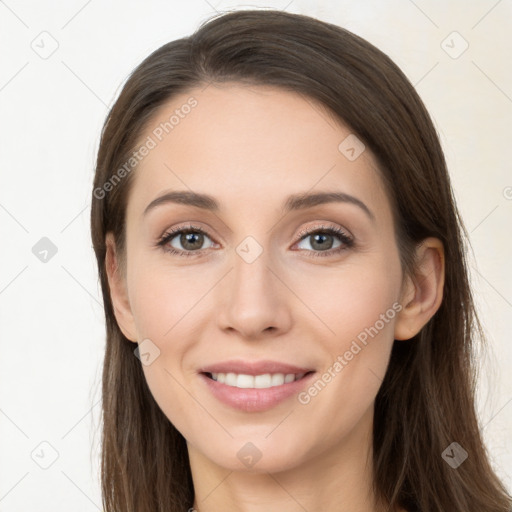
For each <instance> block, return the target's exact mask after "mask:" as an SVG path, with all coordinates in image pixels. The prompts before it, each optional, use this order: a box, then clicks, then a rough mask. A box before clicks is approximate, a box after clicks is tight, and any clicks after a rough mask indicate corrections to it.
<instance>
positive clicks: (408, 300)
mask: <svg viewBox="0 0 512 512" xmlns="http://www.w3.org/2000/svg"><path fill="white" fill-rule="evenodd" d="M444 280H445V260H444V248H443V244H442V242H441V241H440V240H439V239H438V238H433V237H431V238H426V239H425V240H423V241H422V242H421V244H420V245H419V246H418V248H417V250H416V268H415V272H414V275H413V276H411V277H408V278H407V281H406V283H405V285H404V287H403V293H402V297H401V304H402V310H401V311H400V313H399V314H398V315H397V319H396V322H395V333H394V337H395V339H396V340H408V339H410V338H412V337H413V336H416V334H418V333H419V332H420V330H421V329H422V328H423V326H424V325H425V324H426V323H427V322H428V321H429V320H430V319H431V318H432V317H433V316H434V314H435V313H436V311H437V310H438V309H439V306H440V305H441V302H442V300H443V287H444Z"/></svg>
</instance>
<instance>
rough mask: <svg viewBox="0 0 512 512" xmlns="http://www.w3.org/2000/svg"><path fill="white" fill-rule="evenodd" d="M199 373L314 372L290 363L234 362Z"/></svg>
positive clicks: (227, 362)
mask: <svg viewBox="0 0 512 512" xmlns="http://www.w3.org/2000/svg"><path fill="white" fill-rule="evenodd" d="M199 371H200V372H201V373H238V374H240V373H242V374H244V375H263V374H265V373H284V374H285V375H287V374H290V373H294V374H301V373H308V372H310V371H313V370H312V369H311V368H305V367H301V366H295V365H292V364H288V363H280V362H279V361H242V360H233V361H223V362H221V363H215V364H211V365H208V366H204V367H203V368H200V370H199Z"/></svg>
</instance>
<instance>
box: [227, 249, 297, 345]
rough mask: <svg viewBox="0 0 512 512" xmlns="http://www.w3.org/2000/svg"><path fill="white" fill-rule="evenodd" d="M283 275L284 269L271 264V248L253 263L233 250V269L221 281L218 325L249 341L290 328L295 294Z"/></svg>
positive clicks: (264, 251)
mask: <svg viewBox="0 0 512 512" xmlns="http://www.w3.org/2000/svg"><path fill="white" fill-rule="evenodd" d="M241 254H243V253H241ZM271 267H272V268H271ZM280 274H282V271H280V270H279V267H278V266H277V265H272V262H271V261H270V258H269V256H268V251H266V250H263V252H262V253H261V254H260V255H259V256H258V257H257V258H256V259H255V260H254V261H252V262H251V260H250V258H249V259H248V258H245V257H243V256H240V254H239V253H237V252H236V251H234V254H233V266H232V269H231V271H230V272H229V273H228V275H226V276H225V278H224V279H223V282H222V283H220V287H219V294H220V296H218V297H217V298H218V302H217V304H218V306H217V307H218V308H219V311H218V315H217V319H218V323H219V327H220V328H221V329H222V330H224V331H235V332H237V333H238V334H239V336H240V337H241V338H244V339H247V340H257V339H263V338H266V337H269V336H277V335H279V334H282V333H283V332H285V331H287V330H288V329H289V328H290V325H291V311H290V303H289V301H290V298H291V296H292V295H293V294H292V293H291V292H290V290H289V289H288V288H287V287H286V284H285V282H286V278H285V276H284V275H280Z"/></svg>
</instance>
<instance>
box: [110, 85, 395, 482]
mask: <svg viewBox="0 0 512 512" xmlns="http://www.w3.org/2000/svg"><path fill="white" fill-rule="evenodd" d="M187 105H188V107H187ZM166 123H167V124H166ZM140 143H141V145H142V144H144V145H145V146H146V148H147V149H146V150H142V151H140V152H139V156H141V155H142V154H144V156H142V158H141V161H140V163H139V164H138V167H137V168H136V170H134V171H133V172H134V174H135V175H134V176H133V178H134V182H133V188H132V190H131V192H130V195H129V201H128V206H127V217H126V219H127V232H126V251H127V268H126V281H125V283H126V294H127V301H126V305H127V309H126V311H125V312H124V314H121V313H119V308H118V312H117V315H118V321H119V323H120V325H121V327H122V329H123V332H124V333H125V335H126V336H127V337H128V338H130V339H132V340H133V341H135V340H137V341H138V342H139V343H141V342H142V344H141V345H140V346H139V348H140V352H141V354H142V356H141V359H142V363H143V370H144V373H145V376H146V379H147V382H148V385H149V387H150V389H151V392H152V394H153V396H154V398H155V400H156V401H157V403H158V404H159V406H160V407H161V409H162V411H163V412H164V413H165V415H166V416H167V417H168V418H169V420H170V421H171V422H172V423H173V424H174V425H175V426H176V428H177V429H178V430H179V431H180V432H181V433H182V435H183V436H184V437H185V438H186V440H187V442H188V445H189V449H192V450H194V451H195V452H196V453H198V454H201V456H203V457H205V458H206V459H209V460H210V461H211V462H213V463H214V464H217V465H219V466H222V467H225V468H228V469H232V470H240V469H251V470H253V471H271V472H275V471H279V470H284V469H289V468H292V467H297V466H299V465H301V464H305V463H307V461H311V460H312V459H313V458H314V457H318V456H321V455H325V454H327V453H329V454H333V455H334V454H337V453H341V450H342V449H343V450H345V451H344V453H346V448H347V446H349V445H351V444H352V445H353V443H354V441H355V440H358V439H359V440H361V439H363V438H364V439H365V440H366V442H368V439H369V438H368V432H369V430H368V428H369V425H371V421H372V417H373V416H372V414H373V402H374V399H375V396H376V394H377V391H378V389H379V387H380V385H381V382H382V379H383V377H384V374H385V372H386V368H387V364H388V359H389V356H390V351H391V347H392V343H393V340H394V332H395V329H396V328H397V322H399V320H398V318H399V315H398V311H399V310H400V309H401V307H402V306H401V301H402V296H401V292H402V270H401V266H400V261H399V253H398V249H397V246H396V242H395V233H394V226H393V221H392V212H391V206H390V203H389V200H388V198H387V197H386V194H385V192H384V188H383V184H382V182H381V180H380V178H379V176H378V174H377V172H376V171H375V166H376V162H375V160H374V158H373V157H372V155H371V153H370V151H369V150H368V149H364V146H362V145H361V142H360V141H358V139H357V138H355V137H354V135H352V134H351V132H350V130H349V129H348V128H346V127H343V126H342V125H340V124H339V123H336V122H335V121H334V120H333V118H332V117H331V116H329V115H328V114H327V113H326V112H325V110H323V109H322V108H320V107H319V106H318V104H316V103H314V102H313V101H311V100H309V99H306V98H305V97H303V96H301V95H298V94H294V93H291V92H287V91H284V90H280V89H276V88H271V87H262V86H251V87H247V86H242V85H239V84H235V83H234V84H228V85H223V86H215V85H210V86H208V87H206V88H204V89H201V88H197V89H194V90H191V91H190V92H188V93H184V94H182V95H180V96H176V97H174V98H173V100H172V101H171V102H169V103H168V104H166V105H165V106H164V107H162V108H161V109H160V110H159V111H158V114H157V116H156V117H155V118H154V119H152V121H151V122H150V123H149V124H148V126H147V130H146V132H145V133H144V134H143V135H142V137H141V139H140ZM178 192H179V193H181V194H183V195H182V196H178V195H175V196H168V197H167V199H166V198H165V197H166V194H169V193H178ZM196 194H197V196H196ZM317 194H332V196H329V195H323V196H322V195H320V196H318V197H317V196H316V195H317ZM199 195H200V196H201V197H199ZM203 195H207V196H208V198H207V199H205V198H203V197H202V196H203ZM303 196H304V197H303ZM309 196H311V198H310V199H305V197H309ZM173 197H174V200H172V198H173ZM315 197H316V199H315ZM326 198H327V199H329V198H330V199H331V200H326ZM336 198H337V199H336ZM155 201H156V202H155ZM171 230H172V231H174V232H175V233H171V234H170V235H169V233H170V231H171ZM179 230H189V231H191V233H189V234H188V235H187V234H186V233H185V234H183V233H179V232H178V231H179ZM331 230H334V231H331ZM176 233H177V234H176ZM167 235H169V236H167ZM173 251H176V252H173ZM143 340H144V341H143ZM134 348H135V346H134ZM237 365H238V366H237ZM304 373H306V375H304ZM212 374H213V375H212ZM222 374H229V375H227V376H226V375H224V376H223V375H222ZM281 374H282V375H281ZM286 375H288V377H286ZM212 377H216V378H217V379H218V380H217V381H214V380H213V379H212ZM225 379H227V382H226V381H225ZM294 379H295V380H294ZM297 379H298V380H297ZM223 380H224V381H225V382H222V381H223ZM292 380H294V381H293V382H291V381H292ZM239 386H240V387H239Z"/></svg>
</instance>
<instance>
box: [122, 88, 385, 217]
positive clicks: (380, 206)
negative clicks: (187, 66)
mask: <svg viewBox="0 0 512 512" xmlns="http://www.w3.org/2000/svg"><path fill="white" fill-rule="evenodd" d="M141 145H146V146H147V147H148V148H149V150H148V151H146V152H145V156H144V157H143V158H141V161H140V162H139V164H138V165H137V167H136V169H135V172H134V173H135V176H134V183H133V187H132V191H131V193H130V200H129V209H136V210H139V211H142V210H143V209H144V208H145V206H147V203H148V202H150V201H151V200H152V199H154V198H155V196H157V195H159V194H161V193H162V192H163V191H169V190H187V189H188V190H191V191H195V192H202V193H208V194H211V195H215V196H216V197H217V198H219V201H220V203H221V205H224V204H225V205H226V208H229V207H230V206H233V207H234V208H237V209H238V210H240V208H241V207H246V208H249V207H252V212H254V211H258V209H261V207H262V206H264V207H266V208H268V209H270V210H271V209H274V207H275V208H277V207H280V206H281V205H282V200H283V198H284V197H285V196H286V197H287V196H288V195H290V194H294V193H303V192H307V191H315V189H321V190H336V191H340V192H344V193H346V194H351V195H354V196H357V197H359V198H360V199H361V200H363V201H364V202H365V203H367V204H368V203H369V204H372V205H373V206H374V210H377V211H379V210H381V211H380V213H381V214H382V213H384V210H386V209H387V210H389V204H388V202H387V198H386V195H385V192H384V188H383V184H382V182H381V179H380V177H379V174H378V172H377V170H376V169H377V165H376V162H375V160H374V158H373V155H372V154H371V152H370V151H369V150H368V149H364V150H363V151H362V153H361V154H360V155H359V156H358V154H359V152H360V151H361V150H362V149H363V147H364V146H363V145H362V143H361V142H360V141H358V139H357V138H355V135H354V134H352V133H351V131H350V129H349V128H348V127H346V126H345V125H343V123H341V122H340V121H339V120H337V119H335V118H334V116H332V115H331V114H330V113H329V112H328V111H327V109H325V108H324V107H323V106H322V105H320V104H318V103H317V102H315V101H314V100H312V99H311V98H309V97H306V96H304V95H301V94H297V93H294V92H290V91H286V90H283V89H280V88H275V87H269V86H260V85H258V86H254V85H251V86H247V85H241V84H237V83H234V84H223V85H214V84H210V85H208V86H203V87H198V88H194V89H191V90H189V91H187V92H186V93H182V94H180V95H177V96H175V97H173V98H172V100H170V101H168V102H167V103H165V104H164V105H163V106H161V107H160V108H159V109H158V111H157V112H156V114H155V115H154V116H153V118H152V119H151V120H150V121H149V123H147V125H146V127H145V130H144V132H143V133H142V135H141V137H140V139H139V145H138V146H137V147H140V146H141ZM347 150H348V152H347ZM352 150H353V151H352ZM354 156H356V157H357V158H354Z"/></svg>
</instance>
